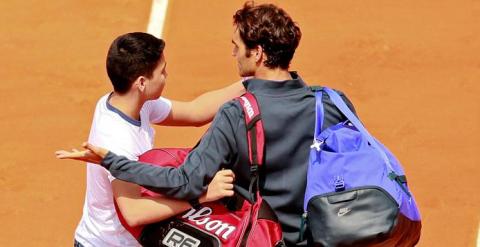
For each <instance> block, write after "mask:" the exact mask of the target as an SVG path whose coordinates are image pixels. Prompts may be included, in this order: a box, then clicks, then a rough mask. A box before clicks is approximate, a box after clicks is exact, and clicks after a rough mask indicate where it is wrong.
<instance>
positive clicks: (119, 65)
mask: <svg viewBox="0 0 480 247" xmlns="http://www.w3.org/2000/svg"><path fill="white" fill-rule="evenodd" d="M164 46H165V43H164V41H163V40H161V39H157V38H155V37H154V36H152V35H150V34H146V33H128V34H125V35H121V36H119V37H118V38H117V39H115V40H114V41H113V43H112V44H111V46H110V49H109V51H108V55H107V72H108V76H109V78H110V80H111V82H112V85H113V89H114V91H113V92H112V93H108V94H106V95H105V96H103V97H102V98H101V99H100V100H99V101H98V103H97V106H96V108H95V113H94V117H93V122H92V128H91V131H90V136H89V142H91V143H94V144H95V145H100V146H104V147H107V148H108V149H110V150H114V152H116V153H118V154H121V155H124V156H125V157H128V158H130V159H133V160H136V159H137V156H138V155H140V154H142V153H144V152H145V151H147V150H150V149H152V145H153V139H154V129H153V128H152V127H151V126H150V123H153V124H159V125H190V126H200V125H203V124H205V123H207V122H209V121H211V119H212V118H213V116H214V115H215V113H216V111H217V109H218V107H219V106H220V105H221V104H223V103H224V102H225V101H227V100H229V99H232V98H234V97H236V96H239V95H241V94H242V93H243V92H244V88H243V85H242V84H241V82H237V83H235V84H232V85H230V86H228V87H226V88H223V89H220V90H216V91H211V92H208V93H205V94H203V95H201V96H199V97H198V98H196V99H195V100H193V101H190V102H179V101H173V100H168V99H165V98H163V97H160V96H161V95H162V91H163V87H164V85H165V80H166V77H167V71H166V67H167V62H166V60H165V56H164V53H163V50H164ZM61 153H62V152H60V153H58V154H61ZM215 178H216V179H215V180H214V181H215V182H213V183H212V184H211V186H209V189H208V194H207V195H203V196H202V201H211V200H216V199H219V198H221V197H223V196H228V195H233V185H232V184H231V182H233V173H232V172H231V171H228V170H224V171H221V172H219V173H218V175H217V176H216V177H215ZM229 183H230V184H229ZM114 199H115V202H116V204H117V205H118V208H119V210H120V212H121V213H122V215H123V218H124V219H125V221H126V223H127V224H128V225H129V226H130V227H134V226H138V225H144V224H148V223H152V222H156V221H160V220H162V219H165V218H168V217H171V216H173V215H175V214H178V213H180V212H183V211H185V210H187V209H189V208H190V204H188V202H186V201H181V200H175V199H171V198H166V197H161V198H144V197H141V196H140V187H139V186H138V185H135V184H131V183H127V182H124V181H121V180H118V179H115V178H114V177H112V176H111V175H110V173H109V172H108V171H106V170H105V169H103V168H101V167H98V166H96V165H93V164H88V165H87V189H86V195H85V204H84V208H83V215H82V219H81V220H80V223H79V224H78V227H77V229H76V232H75V246H139V244H138V242H137V241H136V239H135V238H134V237H132V235H131V234H130V233H129V232H128V231H127V230H126V229H125V228H124V227H123V226H122V224H121V222H120V220H119V217H117V212H116V210H115V205H114Z"/></svg>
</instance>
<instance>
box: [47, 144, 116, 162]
mask: <svg viewBox="0 0 480 247" xmlns="http://www.w3.org/2000/svg"><path fill="white" fill-rule="evenodd" d="M82 146H83V148H84V149H85V150H83V151H78V150H77V149H72V151H71V152H69V151H65V150H58V151H56V152H55V155H56V156H57V159H72V160H80V161H86V162H90V163H95V164H100V163H101V162H102V160H103V158H105V156H106V155H107V153H108V150H106V149H104V148H101V147H97V146H94V145H92V144H90V143H87V142H84V143H83V144H82Z"/></svg>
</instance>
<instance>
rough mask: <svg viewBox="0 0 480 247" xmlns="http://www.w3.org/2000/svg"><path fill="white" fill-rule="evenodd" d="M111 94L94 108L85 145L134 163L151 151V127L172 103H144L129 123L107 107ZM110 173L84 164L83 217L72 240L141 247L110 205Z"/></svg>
mask: <svg viewBox="0 0 480 247" xmlns="http://www.w3.org/2000/svg"><path fill="white" fill-rule="evenodd" d="M110 95H111V94H107V95H105V96H103V97H102V98H100V100H98V102H97V106H96V108H95V113H94V116H93V122H92V128H91V130H90V136H89V138H88V141H89V142H90V143H92V144H94V145H96V146H100V147H104V148H106V149H108V150H110V151H112V152H114V153H116V154H118V155H123V156H126V157H127V158H129V159H132V160H137V159H138V158H137V156H138V155H140V154H142V153H144V152H145V151H147V150H150V149H152V147H153V139H154V135H155V130H154V129H153V128H152V126H150V123H159V122H161V121H163V120H164V119H165V118H166V117H167V116H168V114H169V113H170V110H171V106H172V103H171V102H170V101H169V100H168V99H165V98H162V97H160V98H159V99H157V100H152V101H147V102H145V104H144V105H143V107H142V109H141V111H140V121H139V120H135V119H132V118H130V117H128V116H127V115H125V114H123V113H122V112H120V111H119V110H118V109H116V108H115V107H113V106H112V105H110V104H109V103H108V99H109V98H110ZM113 179H115V178H114V177H112V175H111V174H110V172H109V171H107V170H106V169H104V168H103V167H101V166H99V165H95V164H90V163H87V189H86V193H85V203H84V206H83V215H82V218H81V220H80V223H79V224H78V226H77V229H76V231H75V239H76V240H77V241H78V242H79V243H81V244H82V245H83V246H85V247H90V246H97V247H98V246H122V247H123V246H140V245H139V243H138V242H137V240H135V238H134V237H133V236H132V235H131V234H130V233H129V232H128V231H127V230H126V229H125V228H124V227H123V226H122V224H121V223H120V220H119V219H118V216H117V212H116V210H115V206H114V202H113V200H114V199H113V193H112V186H111V181H112V180H113Z"/></svg>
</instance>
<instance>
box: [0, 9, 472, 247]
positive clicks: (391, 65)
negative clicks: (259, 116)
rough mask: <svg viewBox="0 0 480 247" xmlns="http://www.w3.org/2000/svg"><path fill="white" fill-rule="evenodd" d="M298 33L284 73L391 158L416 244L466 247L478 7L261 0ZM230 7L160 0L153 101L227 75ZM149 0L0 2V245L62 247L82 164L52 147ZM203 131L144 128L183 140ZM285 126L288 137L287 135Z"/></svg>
mask: <svg viewBox="0 0 480 247" xmlns="http://www.w3.org/2000/svg"><path fill="white" fill-rule="evenodd" d="M274 2H275V3H278V4H279V5H280V6H282V7H284V8H285V9H286V10H287V11H288V12H289V13H290V14H291V15H292V17H293V18H294V19H295V20H296V21H297V22H298V23H299V25H300V27H301V29H302V31H303V38H302V41H301V44H300V47H299V48H298V51H297V53H296V56H295V58H294V62H293V64H292V70H298V71H299V73H300V75H301V76H302V77H303V78H304V79H305V80H306V81H307V82H308V83H309V84H311V85H314V84H323V85H329V86H331V87H334V88H338V89H341V90H342V91H344V92H345V93H346V94H347V95H348V96H349V97H350V99H351V100H352V102H353V103H354V104H355V107H356V109H357V112H358V113H359V115H360V117H361V119H362V121H363V122H364V123H365V124H366V126H367V128H368V129H369V130H370V131H371V132H372V133H373V134H374V135H375V136H376V137H377V138H378V139H380V140H381V141H383V142H384V143H385V144H386V145H387V146H388V147H389V148H390V149H391V150H392V151H393V152H394V153H395V154H396V155H397V157H398V158H399V159H400V161H401V162H402V163H403V165H404V167H405V169H406V172H407V175H408V178H409V183H410V187H411V188H412V190H413V192H414V194H415V196H416V199H417V202H418V203H419V205H420V209H421V213H422V216H423V234H422V238H421V241H420V244H419V246H428V247H429V246H460V247H463V246H475V245H476V244H475V243H476V241H477V240H476V239H477V233H478V226H479V219H480V193H479V189H480V186H479V185H480V182H479V180H480V179H479V178H478V177H479V175H480V162H479V161H480V159H479V155H480V144H479V143H480V140H479V137H480V100H479V93H480V31H479V30H480V1H475V0H460V1H459V0H440V1H438V0H437V1H433V0H427V1H413V0H407V1H380V0H366V1H354V0H345V1H334V0H322V1H313V0H312V1H307V0H302V1H294V0H290V1H274ZM242 3H243V2H242V1H220V0H217V1H215V0H202V1H194V0H190V1H187V0H172V1H170V6H169V11H168V16H167V21H166V24H165V33H164V38H165V39H166V41H167V47H166V58H167V61H168V72H169V78H168V82H167V87H166V90H165V92H164V95H165V96H167V97H169V98H174V99H181V100H189V99H192V98H194V97H195V96H197V95H199V94H201V93H203V92H206V91H208V90H211V89H215V88H219V87H222V86H224V85H227V84H228V83H230V82H233V81H235V80H237V79H238V76H237V74H236V65H235V62H234V60H233V58H232V57H231V56H230V54H231V49H232V45H231V43H230V39H231V32H232V27H231V23H232V19H231V16H232V14H233V13H234V11H235V10H236V9H238V8H240V7H241V6H242ZM150 4H151V1H149V0H109V1H93V0H86V1H64V0H49V1H36V0H26V1H15V0H2V1H0V12H1V13H0V23H1V24H0V51H1V55H0V78H1V79H2V81H1V82H0V101H1V110H0V120H1V121H0V137H1V142H0V154H1V155H0V158H1V160H2V161H1V162H0V219H1V224H0V246H41V247H43V246H72V242H73V232H74V229H75V227H76V224H77V222H78V220H79V219H80V216H81V214H82V206H83V198H84V193H85V166H84V164H82V163H80V162H75V161H60V160H56V159H55V157H54V151H55V150H57V149H61V148H71V147H79V145H80V143H81V142H82V141H84V140H86V139H87V136H88V132H89V128H90V122H91V118H92V112H93V109H94V107H95V103H96V101H97V99H98V98H99V97H100V96H102V95H103V94H105V93H106V92H108V91H109V90H110V88H111V87H110V83H109V81H108V78H107V76H106V72H105V69H104V63H105V62H104V60H105V54H106V52H107V49H108V46H109V45H110V42H111V41H112V40H113V39H114V38H115V37H116V36H118V35H120V34H123V33H125V32H130V31H145V30H146V27H147V23H148V17H149V14H150ZM205 129H206V127H203V128H197V129H195V128H177V129H175V128H163V127H161V128H157V138H156V146H192V145H194V144H195V142H196V140H198V138H200V136H201V135H202V133H203V132H204V131H205ZM288 131H295V130H293V129H292V130H288Z"/></svg>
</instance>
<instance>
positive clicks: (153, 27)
mask: <svg viewBox="0 0 480 247" xmlns="http://www.w3.org/2000/svg"><path fill="white" fill-rule="evenodd" d="M167 7H168V0H153V1H152V10H151V11H150V20H149V21H148V27H147V33H149V34H151V35H153V36H155V37H157V38H162V35H163V24H164V23H165V18H166V16H167Z"/></svg>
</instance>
